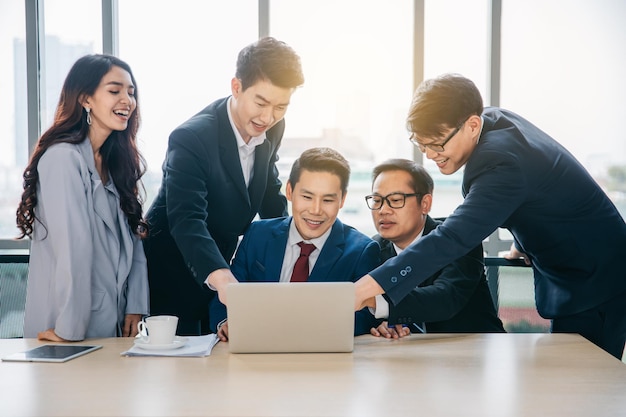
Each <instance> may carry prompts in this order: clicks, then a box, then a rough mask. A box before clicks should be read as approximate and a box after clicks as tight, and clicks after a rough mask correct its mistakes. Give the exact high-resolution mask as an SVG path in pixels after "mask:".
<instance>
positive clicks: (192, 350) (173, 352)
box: [121, 334, 219, 358]
mask: <svg viewBox="0 0 626 417" xmlns="http://www.w3.org/2000/svg"><path fill="white" fill-rule="evenodd" d="M177 340H178V341H181V342H183V343H184V344H183V345H182V346H175V347H174V348H165V349H158V346H156V348H155V346H151V345H150V344H149V343H145V342H144V343H140V342H139V341H140V338H137V339H136V340H135V344H134V345H133V347H131V348H130V349H128V350H127V351H125V352H122V353H121V355H122V356H176V357H196V358H201V357H204V356H209V355H210V354H211V350H212V349H213V346H215V345H216V344H217V342H219V339H218V338H217V335H216V334H209V335H206V336H186V337H184V338H183V337H178V336H177Z"/></svg>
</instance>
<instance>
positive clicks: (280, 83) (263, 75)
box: [235, 36, 304, 90]
mask: <svg viewBox="0 0 626 417" xmlns="http://www.w3.org/2000/svg"><path fill="white" fill-rule="evenodd" d="M235 76H236V77H237V78H239V79H240V80H241V86H242V88H243V90H245V89H246V88H248V87H250V86H252V85H254V84H256V83H257V82H258V81H264V80H267V81H269V82H270V83H272V84H273V85H275V86H277V87H280V88H296V87H299V86H301V85H302V84H303V83H304V75H303V74H302V66H301V64H300V57H299V56H298V54H296V52H295V51H294V50H293V49H292V48H291V47H290V46H289V45H287V44H286V43H285V42H282V41H279V40H276V39H274V38H272V37H269V36H268V37H265V38H261V39H259V40H258V41H256V42H254V43H251V44H250V45H248V46H246V47H245V48H243V49H242V50H241V51H240V52H239V56H238V57H237V70H236V72H235Z"/></svg>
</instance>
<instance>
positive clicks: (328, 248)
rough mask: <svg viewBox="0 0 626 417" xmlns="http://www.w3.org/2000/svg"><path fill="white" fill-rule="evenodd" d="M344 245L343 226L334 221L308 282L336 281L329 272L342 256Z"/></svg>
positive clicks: (337, 220)
mask: <svg viewBox="0 0 626 417" xmlns="http://www.w3.org/2000/svg"><path fill="white" fill-rule="evenodd" d="M345 244H346V243H345V240H344V237H343V224H342V223H341V222H340V221H339V219H336V220H335V224H333V227H332V229H331V231H330V236H328V239H327V240H326V243H324V247H322V251H321V252H320V254H319V256H318V257H317V262H315V266H314V267H313V270H312V271H311V273H310V274H309V281H312V282H313V281H336V280H337V277H333V276H331V271H332V269H333V266H334V265H335V263H336V262H337V260H339V258H341V256H342V255H343V251H344V248H345Z"/></svg>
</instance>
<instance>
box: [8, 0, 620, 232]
mask: <svg viewBox="0 0 626 417" xmlns="http://www.w3.org/2000/svg"><path fill="white" fill-rule="evenodd" d="M14 3H17V4H16V5H15V4H14ZM44 3H45V28H46V30H45V44H44V47H43V51H44V52H45V58H44V62H43V67H42V70H41V76H42V83H41V85H42V89H43V92H42V97H43V98H42V103H41V109H40V113H41V114H40V115H41V127H42V129H45V128H47V126H49V124H50V122H51V119H52V115H53V112H54V106H55V105H56V102H57V100H58V94H59V91H60V87H61V83H62V82H63V79H64V77H65V75H66V74H67V71H68V69H69V67H70V66H71V65H72V64H73V62H74V61H75V60H76V59H77V58H78V57H80V56H82V55H84V54H87V53H98V52H101V44H102V38H101V30H102V29H101V25H100V24H99V22H100V19H101V18H100V13H101V11H100V2H99V1H96V0H89V1H74V2H70V3H76V4H75V6H76V7H78V8H80V10H81V11H82V13H83V14H84V15H86V16H92V18H90V19H84V20H86V21H88V22H87V23H85V22H82V23H81V25H78V24H76V21H75V20H76V19H72V18H71V16H66V15H65V14H64V10H66V7H67V5H66V3H67V1H66V2H61V1H52V0H46V1H45V2H44ZM153 4H154V3H152V2H150V1H147V0H142V1H140V0H132V1H131V0H120V1H119V34H120V39H119V55H120V57H121V58H122V59H124V60H126V61H127V62H128V63H129V64H130V65H131V67H132V68H133V71H134V73H135V77H136V79H137V83H138V89H139V91H140V92H141V98H140V100H141V103H140V105H141V106H142V108H141V109H142V128H141V131H140V134H139V139H140V148H141V150H142V152H143V154H144V156H145V157H146V160H147V163H148V173H147V175H146V176H145V177H144V184H145V187H146V191H147V203H149V202H150V201H151V199H152V198H153V196H154V194H155V193H156V190H157V189H158V186H159V183H160V175H161V173H160V166H161V163H162V161H163V157H164V155H165V149H166V146H167V138H168V135H169V133H170V132H171V131H172V130H173V129H174V128H175V127H176V126H177V125H179V124H180V123H182V122H183V121H185V120H186V119H187V118H189V117H190V116H192V115H193V114H195V113H196V112H197V111H199V110H201V109H202V108H203V107H204V106H206V105H207V104H209V103H210V102H211V101H213V100H214V99H216V98H219V97H223V96H226V95H228V94H229V85H230V78H231V77H232V76H233V73H234V65H235V59H236V54H237V52H238V51H239V50H240V49H241V48H242V47H243V46H245V45H246V44H248V43H250V42H252V41H253V40H254V39H255V38H256V37H257V36H258V17H257V2H256V1H252V0H238V1H233V2H216V3H213V2H205V1H191V0H189V1H184V2H182V4H184V6H185V7H178V6H179V5H178V4H169V5H163V6H160V7H154V6H153ZM270 6H271V9H270V34H271V35H272V36H275V37H277V38H279V39H281V40H284V41H286V42H287V43H288V44H290V45H291V46H293V47H294V49H295V50H296V51H297V52H298V53H299V54H300V56H301V57H302V63H303V68H304V72H305V78H306V81H305V85H304V86H303V87H302V88H301V89H299V91H297V92H296V93H295V94H294V96H293V99H292V103H291V105H290V108H289V111H288V113H287V117H286V121H287V130H286V133H285V137H284V139H283V145H282V148H281V151H280V157H281V160H280V162H279V169H280V173H281V176H282V177H283V178H286V176H287V175H288V173H289V169H290V167H291V163H292V161H293V160H294V159H295V158H296V157H297V156H298V155H299V154H300V153H301V152H302V151H303V150H304V149H306V148H309V147H313V146H330V147H334V148H336V149H338V150H339V151H340V152H342V153H343V154H344V155H345V156H346V157H347V158H348V160H349V161H350V162H351V166H352V170H353V175H352V178H351V185H350V188H349V193H348V199H347V201H346V204H345V206H344V209H343V210H342V212H341V213H340V218H341V219H342V220H343V221H344V222H345V223H347V224H350V225H352V226H355V227H356V228H358V229H360V230H362V231H363V232H364V233H366V234H370V235H371V234H373V233H374V228H373V225H372V222H371V217H370V213H369V210H368V209H367V207H366V205H365V201H364V199H363V197H364V196H365V195H366V194H368V193H369V191H370V186H371V178H370V175H371V169H372V167H373V166H374V165H375V164H376V163H378V162H381V161H382V160H384V159H387V158H391V157H404V158H412V156H413V152H414V151H413V149H412V145H410V143H409V141H408V139H407V138H408V132H407V130H406V126H405V118H406V113H407V109H408V106H409V104H410V100H411V95H412V91H413V89H414V85H413V52H412V51H413V20H412V14H413V10H412V3H411V2H408V1H407V2H384V1H365V2H363V1H356V0H352V1H343V2H333V1H315V2H291V1H285V0H282V1H279V0H273V1H271V3H270ZM538 7H541V10H542V13H541V14H538V13H536V9H537V8H538ZM23 9H24V6H23V4H22V3H21V2H6V1H3V2H1V3H0V60H2V62H3V64H2V66H0V91H1V92H2V94H0V239H12V238H14V237H15V236H16V235H17V229H16V227H15V209H16V207H17V202H18V200H19V196H20V194H21V174H22V171H23V169H24V167H25V165H26V163H27V159H28V145H27V110H26V106H27V103H26V97H27V94H26V91H27V90H26V88H27V87H26V69H25V68H26V62H25V31H26V29H25V23H24V10H23ZM564 9H566V10H567V11H568V13H565V14H563V13H562V11H563V10H564ZM190 10H192V11H193V12H191V13H190ZM242 10H243V11H244V12H242ZM450 10H454V11H455V12H453V13H451V12H450ZM425 13H426V23H425V28H424V31H425V42H426V44H425V57H424V73H425V77H426V78H430V77H433V76H436V75H438V74H440V73H444V72H458V73H462V74H464V75H466V76H468V77H470V78H472V79H473V80H475V82H476V84H477V85H478V86H479V88H480V89H481V91H482V93H483V97H484V98H485V102H486V104H490V103H488V102H487V97H488V95H487V91H486V88H487V85H488V79H487V73H488V71H487V69H488V64H489V62H488V52H487V49H488V48H487V44H488V33H487V32H488V31H487V27H488V23H489V22H488V9H487V2H485V1H471V2H467V1H460V0H454V1H452V0H448V1H437V2H435V1H427V2H426V10H425ZM233 14H236V15H237V16H238V21H237V24H236V25H235V24H234V22H232V20H231V17H230V16H232V15H233ZM305 15H306V16H307V18H306V19H303V18H300V17H299V16H305ZM468 16H471V17H472V19H467V17H468ZM624 18H626V5H624V4H622V2H618V1H614V0H613V1H612V0H600V1H598V2H593V3H589V2H586V1H583V0H575V1H566V0H560V1H553V2H550V3H549V4H544V3H541V2H539V1H531V2H511V1H506V0H505V1H503V16H502V76H501V79H502V88H501V98H500V105H501V106H502V107H505V108H508V109H510V110H513V111H515V112H517V113H519V114H521V115H522V116H525V117H526V118H528V119H530V120H531V121H533V122H534V123H536V124H537V125H538V126H539V127H540V128H542V129H543V130H545V131H547V132H548V133H550V134H551V135H552V136H553V137H555V138H556V139H557V140H558V141H560V142H561V143H562V144H563V145H565V147H567V148H568V149H569V150H570V151H571V152H572V153H573V154H574V155H575V156H576V157H577V158H578V159H579V160H580V161H581V163H582V164H583V165H585V167H586V168H587V169H588V170H589V171H590V172H591V174H592V175H593V176H594V178H595V179H596V180H597V181H598V182H599V183H600V184H601V185H602V186H603V188H604V189H605V191H606V192H607V194H608V195H609V196H610V197H611V199H612V200H613V201H614V202H615V204H616V205H617V206H618V208H619V209H620V211H621V212H622V213H623V214H624V213H626V197H625V196H626V140H624V137H623V136H624V135H623V134H622V133H621V130H620V129H619V121H620V120H621V119H622V118H623V114H625V113H626V99H624V96H623V92H624V91H626V81H625V80H624V77H623V76H622V74H623V73H624V72H625V71H626V58H625V56H624V54H623V53H621V49H622V47H623V45H624V43H625V41H626V28H624V26H623V24H622V22H623V21H624ZM556 20H558V21H559V31H555V30H554V26H553V25H554V22H555V21H556ZM165 22H167V25H168V26H169V27H168V30H163V24H165ZM531 23H532V24H531ZM233 26H236V28H234V27H233ZM530 28H532V30H531V29H530ZM235 29H236V30H235ZM425 165H426V167H427V169H428V170H429V171H430V172H431V174H432V175H433V177H434V178H435V197H434V206H433V212H432V214H433V215H434V216H446V215H448V214H450V213H451V212H452V211H453V210H454V208H455V207H456V205H458V204H459V203H460V202H461V192H460V175H461V173H460V172H459V173H457V174H455V175H453V176H449V177H445V176H443V175H441V174H440V173H439V172H438V170H437V169H436V167H435V166H434V165H433V164H432V163H430V161H425ZM146 208H147V206H146Z"/></svg>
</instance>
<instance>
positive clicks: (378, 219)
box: [372, 170, 432, 249]
mask: <svg viewBox="0 0 626 417" xmlns="http://www.w3.org/2000/svg"><path fill="white" fill-rule="evenodd" d="M411 183H412V179H411V174H409V173H408V172H406V171H402V170H393V171H383V172H381V173H380V174H379V175H378V176H377V177H376V179H375V180H374V184H373V185H372V194H375V195H379V196H387V195H389V194H391V193H403V194H412V193H416V192H419V190H414V189H413V187H412V186H411ZM419 198H420V196H417V197H415V196H411V197H406V200H405V203H404V207H402V208H398V209H395V208H391V207H389V204H388V203H387V202H384V203H383V205H382V207H380V208H379V209H378V210H372V220H373V221H374V227H376V231H377V232H378V234H379V235H380V236H382V237H383V238H384V239H387V240H389V241H391V242H393V243H395V244H396V245H398V247H400V248H402V249H404V248H406V247H407V246H408V245H409V244H410V243H411V242H413V240H415V238H416V237H417V235H418V234H419V233H420V232H421V231H422V229H423V228H424V223H425V221H426V215H427V214H428V212H429V211H430V207H431V204H432V194H425V195H423V196H421V200H420V199H419Z"/></svg>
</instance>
